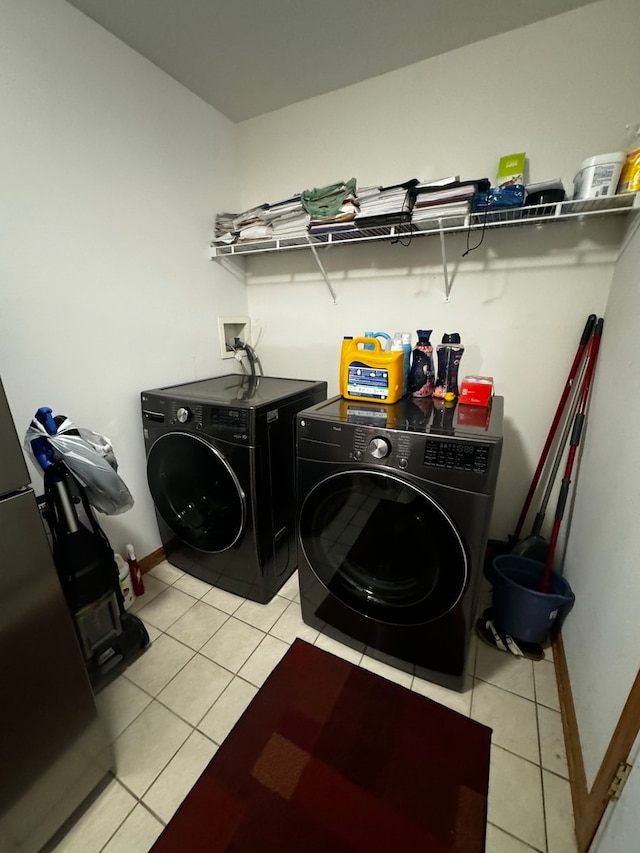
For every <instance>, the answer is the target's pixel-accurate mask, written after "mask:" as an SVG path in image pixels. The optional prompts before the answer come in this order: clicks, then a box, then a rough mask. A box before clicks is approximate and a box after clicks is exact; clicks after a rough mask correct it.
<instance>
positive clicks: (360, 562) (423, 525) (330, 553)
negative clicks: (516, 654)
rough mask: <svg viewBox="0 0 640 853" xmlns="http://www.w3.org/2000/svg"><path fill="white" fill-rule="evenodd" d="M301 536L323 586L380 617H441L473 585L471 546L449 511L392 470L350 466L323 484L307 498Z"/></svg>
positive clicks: (410, 621) (406, 621)
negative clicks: (466, 544)
mask: <svg viewBox="0 0 640 853" xmlns="http://www.w3.org/2000/svg"><path fill="white" fill-rule="evenodd" d="M299 537H300V543H301V545H302V548H303V551H304V555H305V557H306V559H307V562H308V564H309V566H310V567H311V569H312V570H313V572H314V573H315V574H316V576H317V577H318V578H319V580H320V581H321V582H322V584H323V585H324V586H325V587H326V588H327V589H328V590H329V591H330V592H331V593H332V594H333V595H334V596H335V597H336V598H338V599H339V600H340V601H341V602H342V603H343V604H346V605H347V606H348V607H351V608H352V609H353V610H355V611H356V612H358V613H360V614H361V615H363V616H367V617H370V618H371V619H375V620H376V621H379V622H384V623H388V624H392V625H419V624H424V623H426V622H430V621H433V620H434V619H438V618H439V617H440V616H442V615H444V614H445V613H447V612H448V611H449V610H451V608H452V607H454V605H455V604H456V603H457V602H458V600H459V599H460V597H461V596H462V594H463V592H464V590H465V587H466V584H467V577H468V560H467V554H466V550H465V547H464V544H463V542H462V539H461V537H460V534H459V533H458V531H457V529H456V526H455V524H454V523H453V521H452V520H451V518H450V517H449V515H448V514H447V513H446V511H445V510H444V509H443V508H442V507H441V506H440V505H439V504H438V503H437V502H436V501H435V500H434V499H433V498H431V497H430V496H429V495H428V494H427V493H426V492H424V491H422V490H421V489H419V488H417V487H415V486H413V485H412V484H411V483H408V482H406V481H404V480H402V479H400V478H399V477H396V476H394V475H393V474H388V473H386V472H380V471H361V470H359V471H345V472H340V473H337V474H334V475H332V476H329V477H327V478H326V479H324V480H322V481H320V482H319V483H318V484H317V485H316V486H315V487H314V488H313V489H312V490H311V491H310V492H309V493H308V495H307V497H306V498H305V500H304V502H303V505H302V508H301V511H300V522H299Z"/></svg>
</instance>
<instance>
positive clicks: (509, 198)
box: [471, 184, 525, 213]
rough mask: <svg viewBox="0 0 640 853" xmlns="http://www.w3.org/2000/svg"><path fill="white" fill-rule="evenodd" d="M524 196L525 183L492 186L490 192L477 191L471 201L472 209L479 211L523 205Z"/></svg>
mask: <svg viewBox="0 0 640 853" xmlns="http://www.w3.org/2000/svg"><path fill="white" fill-rule="evenodd" d="M524 197H525V186H524V184H509V186H506V187H490V189H489V191H488V192H478V193H475V195H474V196H473V199H472V201H471V210H472V211H473V212H474V213H477V212H478V211H485V210H506V209H508V208H510V207H522V205H523V204H524Z"/></svg>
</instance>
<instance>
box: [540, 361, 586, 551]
mask: <svg viewBox="0 0 640 853" xmlns="http://www.w3.org/2000/svg"><path fill="white" fill-rule="evenodd" d="M586 363H588V357H587V359H586ZM583 366H585V365H583ZM585 371H586V366H585ZM583 379H584V372H582V373H579V374H578V376H576V381H575V382H574V387H573V389H572V390H573V391H575V393H574V395H573V397H572V398H571V400H570V401H569V410H568V412H567V419H566V421H565V423H564V426H563V427H562V435H561V436H560V440H559V441H558V446H557V448H556V455H555V458H554V460H553V465H552V467H551V473H550V474H549V478H548V480H547V485H546V487H545V490H544V495H543V496H542V503H541V504H540V509H539V510H538V512H537V513H536V516H535V518H534V520H533V525H532V526H531V534H530V535H531V536H539V535H540V531H541V530H542V525H543V523H544V519H545V515H546V512H547V506H548V505H549V498H550V497H551V492H552V491H553V485H554V483H555V481H556V475H557V473H558V469H559V468H560V463H561V462H562V457H563V456H564V450H565V447H566V445H567V441H568V439H569V433H570V431H571V424H572V423H573V419H574V417H575V414H576V412H577V410H578V401H579V397H580V388H579V385H580V384H581V383H582V381H583Z"/></svg>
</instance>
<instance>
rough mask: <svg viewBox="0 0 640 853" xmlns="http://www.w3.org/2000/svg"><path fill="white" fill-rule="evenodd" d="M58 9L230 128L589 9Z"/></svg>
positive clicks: (461, 3)
mask: <svg viewBox="0 0 640 853" xmlns="http://www.w3.org/2000/svg"><path fill="white" fill-rule="evenodd" d="M67 2H69V3H71V5H72V6H75V7H76V8H77V9H80V10H81V11H82V12H84V13H85V14H86V15H88V16H89V17H90V18H92V19H93V20H94V21H96V22H97V23H98V24H101V25H102V26H103V27H104V28H105V29H107V30H108V31H109V32H111V33H113V34H114V35H115V36H117V37H118V38H119V39H121V40H122V41H123V42H125V43H126V44H128V45H129V46H130V47H132V48H133V49H134V50H136V51H138V53H140V54H142V56H144V57H146V58H147V59H149V60H150V61H151V62H153V63H154V64H155V65H157V66H158V67H159V68H161V69H162V70H163V71H166V73H167V74H169V75H170V76H171V77H173V78H174V79H176V80H177V81H178V82H180V83H182V84H183V85H184V86H186V87H187V89H190V90H191V91H192V92H194V93H195V94H196V95H199V96H200V97H201V98H202V99H203V100H205V101H207V102H208V103H209V104H211V105H212V106H213V107H215V108H216V109H218V110H219V111H220V112H221V113H223V114H224V115H226V116H227V117H228V118H230V119H231V120H232V121H235V122H237V121H243V120H245V119H248V118H253V117H254V116H257V115H261V114H263V113H267V112H271V111H272V110H276V109H279V108H280V107H284V106H288V105H289V104H294V103H297V102H298V101H303V100H305V99H307V98H311V97H313V96H315V95H321V94H324V93H326V92H331V91H334V90H336V89H341V88H342V87H344V86H349V85H351V84H353V83H358V82H360V81H362V80H366V79H368V78H370V77H375V76H377V75H379V74H384V73H386V72H388V71H393V70H395V69H397V68H401V67H402V66H405V65H411V64H412V63H414V62H420V61H421V60H423V59H428V58H429V57H431V56H436V55H437V54H441V53H445V52H447V51H449V50H452V49H454V48H456V47H462V46H463V45H466V44H471V43H472V42H475V41H479V40H481V39H484V38H488V37H489V36H492V35H496V34H498V33H503V32H507V31H509V30H512V29H516V28H517V27H521V26H524V25H526V24H530V23H533V22H534V21H538V20H542V19H543V18H548V17H551V16H553V15H557V14H561V13H563V12H567V11H569V10H571V9H574V8H577V7H578V6H586V5H588V4H589V3H591V2H594V0H226V2H220V0H67ZM576 37H578V34H576ZM540 55H541V61H543V59H544V45H540ZM470 71H471V73H474V71H473V69H470ZM475 71H476V72H477V71H478V69H476V70H475Z"/></svg>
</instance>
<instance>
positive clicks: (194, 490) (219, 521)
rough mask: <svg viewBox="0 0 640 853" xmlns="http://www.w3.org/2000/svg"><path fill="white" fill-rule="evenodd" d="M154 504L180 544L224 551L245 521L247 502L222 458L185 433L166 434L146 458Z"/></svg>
mask: <svg viewBox="0 0 640 853" xmlns="http://www.w3.org/2000/svg"><path fill="white" fill-rule="evenodd" d="M147 480H148V481H149V489H150V491H151V496H152V498H153V502H154V503H155V505H156V508H157V510H158V512H159V513H160V515H161V516H162V518H163V519H164V521H165V522H166V523H167V524H168V525H169V527H170V528H171V529H172V530H173V532H174V533H175V534H176V536H178V537H179V538H180V539H181V540H182V541H183V542H186V543H187V544H188V545H191V546H192V547H193V548H197V549H198V550H199V551H208V552H210V553H215V552H218V551H226V550H227V548H230V547H231V546H232V545H233V544H234V543H235V542H237V540H238V538H239V537H240V534H241V533H242V530H243V528H244V524H245V518H246V502H245V497H244V494H243V492H242V489H241V488H240V484H239V482H238V480H237V478H236V476H235V474H234V473H233V471H232V469H231V467H230V466H229V463H228V462H227V461H226V459H225V458H224V456H223V455H222V454H221V453H220V452H219V451H218V450H216V448H215V447H213V446H212V445H211V444H209V443H208V442H206V441H204V440H203V439H201V438H199V437H198V436H196V435H189V434H188V433H180V432H173V433H166V434H165V435H162V436H161V437H160V438H159V439H158V440H157V441H156V442H155V444H154V445H153V446H152V448H151V450H150V451H149V456H148V458H147Z"/></svg>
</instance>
